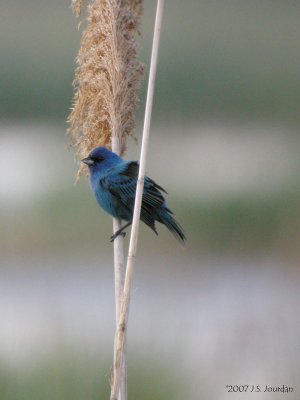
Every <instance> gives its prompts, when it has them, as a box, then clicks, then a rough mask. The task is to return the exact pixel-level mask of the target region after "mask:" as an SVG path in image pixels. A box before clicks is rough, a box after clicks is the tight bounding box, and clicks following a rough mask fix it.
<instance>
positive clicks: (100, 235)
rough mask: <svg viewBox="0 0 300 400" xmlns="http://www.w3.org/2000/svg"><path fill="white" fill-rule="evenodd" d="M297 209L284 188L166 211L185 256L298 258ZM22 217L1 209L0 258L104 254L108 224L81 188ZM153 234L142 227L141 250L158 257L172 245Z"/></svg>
mask: <svg viewBox="0 0 300 400" xmlns="http://www.w3.org/2000/svg"><path fill="white" fill-rule="evenodd" d="M74 191H76V196H74ZM299 204H300V192H299V191H296V190H295V189H293V188H290V189H286V191H285V192H279V193H278V194H277V195H272V196H270V197H269V196H266V197H265V198H258V197H256V196H252V197H251V196H239V197H232V198H227V199H226V198H221V199H219V200H215V201H212V200H210V201H204V200H199V199H193V198H190V197H184V195H182V197H180V198H177V199H176V200H175V199H173V201H172V203H171V206H172V209H173V210H175V211H176V216H177V217H178V220H179V221H184V227H185V228H186V234H187V237H188V244H187V245H188V247H189V248H190V250H192V249H194V250H195V249H197V251H201V252H208V253H211V254H219V255H221V254H223V255H226V254H244V255H245V254H247V253H248V254H251V253H252V252H253V251H256V252H260V251H262V252H263V251H270V250H272V251H276V252H277V253H280V252H283V253H286V252H288V253H290V256H292V255H293V253H297V254H299V251H298V245H297V243H298V240H299V228H300V226H299V218H298V214H299ZM24 211H25V210H24V209H22V210H18V209H16V210H13V211H12V212H13V213H14V216H15V218H14V219H12V218H11V215H10V214H7V212H6V210H5V209H2V212H1V213H0V215H1V221H2V226H3V227H4V229H2V230H1V231H0V241H1V243H2V245H3V246H4V247H3V251H2V254H3V255H5V254H9V253H12V252H13V253H14V254H18V253H20V254H26V253H29V254H31V255H32V254H33V253H34V252H37V253H41V254H43V253H46V254H47V253H52V252H58V251H60V250H61V251H68V249H69V250H72V249H75V248H76V247H77V246H78V247H79V248H80V249H81V251H82V252H84V251H90V250H92V251H95V249H97V248H98V247H99V245H100V246H101V248H102V251H107V252H110V247H111V244H110V243H109V236H110V234H111V229H112V228H111V218H110V217H109V216H108V215H106V214H105V213H104V212H103V211H102V210H100V209H99V207H97V205H96V203H95V201H94V199H93V198H92V196H87V193H86V190H85V189H84V186H83V185H80V186H79V187H76V188H75V189H74V188H73V189H72V190H67V191H64V190H61V191H57V192H56V193H55V194H53V195H52V196H47V198H44V199H43V200H42V201H39V203H37V204H36V203H34V204H32V205H30V206H27V209H26V212H24ZM19 214H20V217H18V215H19ZM20 221H22V223H20ZM158 232H159V237H160V239H159V240H158V239H157V237H156V236H155V235H153V234H152V232H150V231H149V230H148V228H147V227H145V226H144V224H142V236H141V245H142V242H143V238H144V240H145V241H146V242H147V244H148V246H151V243H153V244H155V246H156V248H157V251H158V252H159V246H166V245H168V243H169V244H170V243H172V244H173V240H174V239H173V238H172V237H171V236H170V235H169V232H168V231H167V230H166V229H165V228H164V227H163V226H161V225H160V224H158ZM145 235H146V236H145ZM127 239H128V238H127Z"/></svg>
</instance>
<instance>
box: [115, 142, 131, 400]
mask: <svg viewBox="0 0 300 400" xmlns="http://www.w3.org/2000/svg"><path fill="white" fill-rule="evenodd" d="M111 143H112V151H113V152H114V153H116V154H118V155H119V154H120V147H121V146H120V139H119V137H118V136H116V135H113V136H112V141H111ZM119 229H121V220H119V219H117V218H113V232H114V233H115V232H117V231H118V230H119ZM124 268H125V260H124V240H123V236H122V235H119V236H117V237H116V239H115V240H114V279H115V308H116V327H117V326H118V322H119V318H120V309H121V301H122V295H123V289H124V278H125V269H124ZM114 357H115V355H114ZM120 379H121V384H120V391H119V397H118V400H127V373H126V350H124V356H123V358H122V368H121V378H120Z"/></svg>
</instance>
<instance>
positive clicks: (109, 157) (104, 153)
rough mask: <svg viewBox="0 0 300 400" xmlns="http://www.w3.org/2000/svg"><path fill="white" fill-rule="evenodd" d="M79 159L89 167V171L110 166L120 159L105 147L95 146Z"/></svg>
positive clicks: (101, 169) (100, 169)
mask: <svg viewBox="0 0 300 400" xmlns="http://www.w3.org/2000/svg"><path fill="white" fill-rule="evenodd" d="M81 161H82V162H83V163H84V164H86V165H87V166H88V167H89V170H90V172H96V171H103V170H105V169H107V168H111V167H113V166H114V165H116V164H118V163H119V162H120V161H122V159H121V158H120V157H119V156H118V155H117V154H115V153H113V152H112V151H110V150H108V149H107V148H106V147H96V148H95V149H94V150H92V151H91V152H90V154H89V155H88V157H86V158H83V159H82V160H81Z"/></svg>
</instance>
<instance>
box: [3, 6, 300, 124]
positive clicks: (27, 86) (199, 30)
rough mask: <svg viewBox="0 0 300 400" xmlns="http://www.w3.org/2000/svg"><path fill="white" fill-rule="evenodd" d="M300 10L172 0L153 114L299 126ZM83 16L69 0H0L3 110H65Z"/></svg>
mask: <svg viewBox="0 0 300 400" xmlns="http://www.w3.org/2000/svg"><path fill="white" fill-rule="evenodd" d="M154 7H155V3H154V2H145V15H146V16H147V17H145V24H144V26H143V39H142V43H141V59H142V60H143V61H145V62H146V64H149V55H150V41H151V36H152V34H151V29H152V24H153V18H152V17H153V16H154ZM299 15H300V2H299V1H285V2H282V1H264V2H261V1H258V0H253V1H245V0H239V1H235V2H230V3H228V2H224V1H222V0H216V1H201V2H199V1H198V0H190V1H189V2H188V3H186V2H182V1H179V0H172V1H170V2H166V10H165V19H164V28H163V33H162V43H161V49H160V56H159V69H158V76H157V85H156V100H155V106H154V107H155V113H156V116H158V115H159V116H160V117H161V118H166V116H167V115H172V116H173V115H175V113H176V114H178V113H179V114H180V115H181V116H185V117H187V118H197V119H198V120H199V118H200V119H206V118H214V119H215V118H217V119H220V118H235V119H241V120H245V119H246V120H248V119H250V120H251V119H255V120H263V121H265V120H267V121H270V120H271V121H272V122H274V121H284V122H285V123H288V124H291V125H295V124H296V125H299V107H298V105H299V103H300V69H299V67H298V66H299V64H300V42H299V36H300V25H299V18H298V16H299ZM77 23H78V21H76V20H75V17H74V16H73V15H72V13H71V10H70V8H69V2H68V1H66V2H61V1H58V0H53V1H51V2H48V1H46V0H40V1H39V2H36V1H33V0H26V1H24V2H19V1H17V0H10V1H9V2H5V3H4V4H3V5H2V9H1V15H0V34H1V44H2V45H1V56H2V57H1V60H2V64H1V71H2V72H1V75H2V76H1V92H0V101H1V104H2V107H1V118H2V119H24V118H27V119H31V118H35V119H37V118H45V117H46V118H53V119H59V120H60V121H63V120H65V119H66V117H67V115H68V113H69V108H70V106H71V98H72V86H71V83H72V80H73V75H74V67H75V62H74V60H75V57H76V54H77V51H78V48H79V40H80V32H79V31H78V30H77V27H76V26H77ZM144 86H145V85H144ZM143 96H144V91H143V94H142V97H143ZM141 111H142V110H141Z"/></svg>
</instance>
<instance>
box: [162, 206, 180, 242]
mask: <svg viewBox="0 0 300 400" xmlns="http://www.w3.org/2000/svg"><path fill="white" fill-rule="evenodd" d="M162 210H163V212H161V213H160V219H161V221H160V222H162V223H163V224H164V225H166V227H167V228H168V229H169V231H170V232H171V233H172V235H174V236H175V238H176V239H177V240H178V241H179V242H180V243H182V244H184V243H185V241H186V236H185V234H184V232H183V229H182V228H181V226H180V225H179V223H178V222H177V221H176V220H175V218H174V217H173V216H172V211H170V210H169V209H168V208H163V209H162Z"/></svg>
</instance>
